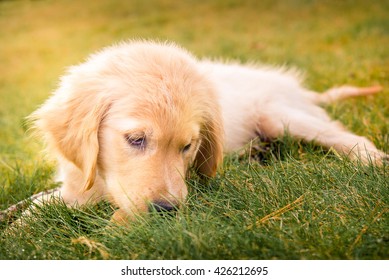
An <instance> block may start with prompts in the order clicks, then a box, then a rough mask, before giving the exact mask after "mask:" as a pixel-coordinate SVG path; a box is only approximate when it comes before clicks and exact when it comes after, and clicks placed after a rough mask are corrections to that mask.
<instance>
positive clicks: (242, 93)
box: [31, 42, 386, 221]
mask: <svg viewBox="0 0 389 280" xmlns="http://www.w3.org/2000/svg"><path fill="white" fill-rule="evenodd" d="M378 90H379V88H378V87H370V88H363V89H360V88H354V87H342V88H338V89H333V90H330V91H328V92H326V93H324V94H321V95H319V94H316V93H314V92H312V91H309V90H307V89H304V88H303V87H302V86H301V83H300V80H299V78H298V77H297V76H296V75H295V74H293V73H292V72H288V71H282V70H277V69H271V68H261V67H256V66H243V65H239V64H223V63H219V62H212V61H198V60H196V59H195V58H194V57H193V56H192V55H191V54H189V53H188V52H187V51H185V50H183V49H182V48H180V47H178V46H176V45H173V44H161V43H155V42H129V43H123V44H119V45H116V46H112V47H109V48H106V49H104V50H102V51H101V52H99V53H96V54H94V55H92V56H90V57H89V59H88V60H87V61H86V62H84V63H82V64H80V65H77V66H74V67H71V68H70V69H69V71H68V73H67V74H66V75H65V76H64V77H62V80H61V84H60V86H59V88H58V89H57V90H56V91H55V92H54V94H53V95H52V96H51V98H49V99H48V100H47V101H46V103H45V104H44V105H43V106H42V107H41V108H40V109H38V110H37V111H36V112H35V113H34V114H33V115H32V117H31V118H32V119H33V120H34V122H35V125H36V127H37V128H38V129H39V130H40V131H41V132H42V133H43V136H44V138H45V140H46V142H47V146H48V151H49V153H50V154H52V155H54V156H55V158H56V159H57V161H58V170H59V175H58V180H60V181H61V182H62V187H61V189H60V191H59V192H58V193H57V195H60V196H61V197H62V198H63V199H64V201H65V202H66V203H67V204H69V205H76V204H78V205H80V204H84V203H86V202H90V201H92V202H93V201H98V200H100V199H108V200H109V201H111V202H112V203H113V204H114V205H115V206H117V207H118V210H117V211H116V212H115V214H114V216H113V220H115V221H123V220H125V219H127V218H128V217H132V216H133V215H134V213H138V212H144V211H147V210H148V209H149V206H150V205H151V204H152V205H154V207H155V208H157V210H161V209H166V210H170V209H171V208H173V207H176V206H178V205H179V204H180V203H182V202H183V201H184V200H185V197H186V195H187V186H186V184H185V176H186V175H187V172H188V170H189V168H190V167H191V166H194V168H196V170H197V171H198V172H199V173H200V174H202V175H204V176H206V177H212V176H214V175H215V173H216V171H217V167H218V165H219V164H220V163H221V162H222V156H223V150H224V152H231V151H235V150H238V149H240V148H241V147H242V146H244V145H245V144H246V143H248V142H249V141H250V140H252V139H253V138H255V137H257V136H258V135H261V136H265V137H267V138H276V137H280V136H282V135H283V133H284V132H285V131H286V130H287V131H288V132H289V133H290V134H291V135H292V136H295V137H297V138H300V139H304V140H306V141H315V142H317V143H318V144H320V145H323V146H325V147H327V148H331V147H332V148H333V149H335V150H336V151H338V152H339V153H342V154H344V155H346V156H349V157H350V158H352V159H360V160H362V161H363V162H369V161H373V162H375V163H378V164H380V163H381V161H382V160H383V159H384V158H385V157H386V155H385V154H384V153H383V152H381V151H379V150H377V148H376V147H375V146H374V144H373V143H371V142H370V141H369V140H367V139H366V138H364V137H361V136H357V135H354V134H353V133H351V132H348V131H347V130H345V129H344V128H343V127H342V126H341V125H340V124H339V123H337V122H334V121H332V120H331V119H330V118H329V117H328V115H327V114H326V112H325V111H324V110H323V109H322V108H321V107H319V106H318V104H320V103H327V102H331V101H335V100H338V99H341V98H345V97H349V96H354V95H367V94H373V93H375V92H377V91H378Z"/></svg>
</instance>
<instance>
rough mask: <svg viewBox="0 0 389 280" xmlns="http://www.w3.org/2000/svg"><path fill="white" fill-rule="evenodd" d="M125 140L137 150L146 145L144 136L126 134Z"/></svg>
mask: <svg viewBox="0 0 389 280" xmlns="http://www.w3.org/2000/svg"><path fill="white" fill-rule="evenodd" d="M126 141H127V143H128V144H129V145H130V146H131V147H133V148H136V149H139V150H143V149H144V148H145V147H146V136H136V135H127V136H126Z"/></svg>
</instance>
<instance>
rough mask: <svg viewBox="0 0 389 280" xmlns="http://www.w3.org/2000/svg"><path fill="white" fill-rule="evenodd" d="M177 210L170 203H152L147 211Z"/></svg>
mask: <svg viewBox="0 0 389 280" xmlns="http://www.w3.org/2000/svg"><path fill="white" fill-rule="evenodd" d="M176 209H177V205H175V204H172V203H171V202H168V201H162V200H158V201H154V202H153V203H151V204H150V206H149V211H150V212H152V211H157V212H172V211H174V210H176Z"/></svg>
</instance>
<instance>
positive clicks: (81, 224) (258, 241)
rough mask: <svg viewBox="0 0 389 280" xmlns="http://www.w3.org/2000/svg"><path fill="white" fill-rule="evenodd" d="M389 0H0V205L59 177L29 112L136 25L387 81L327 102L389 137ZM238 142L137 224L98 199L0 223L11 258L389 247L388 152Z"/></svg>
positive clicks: (373, 134)
mask: <svg viewBox="0 0 389 280" xmlns="http://www.w3.org/2000/svg"><path fill="white" fill-rule="evenodd" d="M388 11H389V1H309V0H294V1H232V0H230V1H222V0H220V1H203V2H201V3H200V1H190V0H187V1H168V0H164V1H156V0H153V1H141V0H132V1H112V0H105V1H78V2H74V3H73V2H72V4H69V2H68V1H32V2H29V1H1V2H0V30H1V32H0V42H2V43H1V44H0V73H1V74H0V209H5V208H7V207H8V206H10V205H12V204H14V203H16V202H18V201H20V200H21V199H24V198H27V197H29V196H30V195H32V194H34V193H37V192H40V191H42V190H45V189H50V188H53V187H54V186H55V183H54V182H53V180H52V175H53V173H54V170H55V168H54V165H53V163H51V162H48V161H46V160H45V159H44V158H43V157H42V153H41V152H40V151H41V150H42V148H43V147H42V144H41V143H40V142H39V141H37V140H35V139H32V138H31V137H30V136H29V134H28V126H27V125H26V124H25V121H24V119H25V117H26V116H27V115H28V114H30V113H31V112H32V111H33V110H34V109H35V108H37V106H38V105H39V104H40V103H42V102H43V100H45V98H47V96H48V95H49V94H50V92H51V91H52V90H53V89H54V88H55V87H56V84H57V82H58V77H59V76H60V75H61V74H62V73H63V72H64V69H65V68H66V67H67V66H69V65H72V64H75V63H78V62H80V61H82V60H83V59H84V58H85V56H86V55H87V54H89V53H90V52H93V51H96V50H98V49H99V48H101V47H103V46H106V45H109V44H112V43H114V42H117V41H120V40H125V39H129V38H153V39H161V40H171V41H175V42H178V43H179V44H181V45H183V46H184V47H186V48H188V49H189V50H191V51H192V52H194V53H195V54H196V55H198V56H200V57H203V56H207V57H216V58H226V59H239V60H241V61H260V62H263V63H270V64H278V65H279V64H286V65H289V66H295V67H298V68H301V69H303V70H305V72H306V76H307V85H308V86H309V87H310V88H312V89H315V90H318V91H321V90H324V89H326V88H329V87H331V86H333V85H341V84H345V83H349V84H355V85H369V84H381V85H382V86H383V87H384V88H385V89H384V91H383V92H382V93H381V94H379V95H378V96H376V97H374V98H373V97H369V98H359V99H354V100H348V101H345V102H342V103H340V104H336V105H333V106H330V107H328V108H327V109H328V112H329V113H330V114H331V115H332V116H334V117H336V118H337V119H339V120H341V121H342V122H343V123H344V124H345V125H346V126H347V127H348V128H349V129H351V130H353V131H354V132H356V133H358V134H361V135H365V136H367V137H369V138H370V139H371V140H372V141H373V142H374V143H375V144H376V145H377V146H378V147H379V148H381V149H383V150H385V151H389V125H388V124H389V94H388V93H389V92H388V88H389V68H388V65H389V48H388V46H389V12H388ZM268 148H271V152H268V153H266V154H258V153H257V152H254V154H251V156H250V155H249V153H248V152H247V153H245V154H244V155H230V156H228V157H227V158H226V160H225V162H224V165H223V168H222V170H221V171H220V172H219V174H218V176H217V177H216V178H215V179H214V180H211V181H210V182H209V183H208V184H207V185H203V184H202V183H200V181H199V180H197V179H196V178H193V179H191V181H189V182H188V184H189V185H190V194H189V198H188V203H187V204H186V206H185V207H184V208H182V209H180V210H179V211H178V212H177V213H175V214H173V215H167V216H164V217H161V216H160V215H159V214H157V213H150V214H147V215H145V216H144V217H141V218H140V219H139V220H138V221H136V222H134V224H132V225H131V227H130V228H123V227H117V226H114V225H111V224H110V223H109V218H110V215H111V214H112V212H113V210H112V207H111V206H110V205H109V204H106V203H101V204H99V205H97V206H88V207H84V208H82V209H69V208H66V207H65V206H64V205H63V204H61V203H58V204H55V205H46V206H45V207H41V208H38V209H35V210H34V212H33V215H32V216H31V219H29V220H28V221H26V224H25V225H24V226H23V227H22V228H18V227H16V228H10V227H9V225H8V224H6V223H2V224H1V225H0V259H103V258H108V259H388V258H389V220H388V211H389V176H388V174H389V171H388V166H386V167H382V168H376V167H372V166H367V167H366V166H359V165H355V164H351V163H350V162H348V161H347V160H342V159H339V158H338V157H337V156H335V155H334V154H332V153H331V152H327V151H323V150H322V149H321V148H320V147H316V146H314V145H313V144H309V143H308V144H307V143H301V142H298V141H295V140H292V139H290V138H288V137H285V138H284V139H279V140H277V141H276V142H275V143H273V144H271V145H269V146H268Z"/></svg>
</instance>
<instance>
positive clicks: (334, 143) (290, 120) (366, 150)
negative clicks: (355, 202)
mask: <svg viewBox="0 0 389 280" xmlns="http://www.w3.org/2000/svg"><path fill="white" fill-rule="evenodd" d="M316 109H317V110H322V108H319V107H317V108H316ZM278 110H279V111H282V112H283V114H282V115H279V116H278V117H276V116H272V117H270V118H268V122H267V123H266V125H263V124H262V125H261V129H262V130H263V132H264V133H265V134H268V135H269V132H270V134H271V135H269V136H270V137H279V136H282V135H283V133H284V131H288V133H289V134H290V135H291V136H293V137H295V138H298V139H302V140H305V141H313V142H315V143H317V144H319V145H321V146H323V147H325V148H328V149H330V148H333V149H334V150H335V151H337V152H338V153H339V154H343V155H345V156H347V157H349V158H350V159H352V160H360V161H361V162H362V163H364V164H369V163H373V164H376V165H382V163H383V161H384V160H387V159H388V158H389V157H388V155H386V154H385V153H384V152H382V151H380V150H378V149H377V148H376V147H375V145H374V144H373V143H372V142H371V141H369V140H368V139H367V138H365V137H362V136H358V135H355V134H353V133H352V132H349V131H347V130H346V129H345V128H344V127H343V126H342V125H341V124H340V123H339V122H337V121H333V120H331V119H330V118H329V117H328V118H324V117H323V116H324V114H325V111H324V110H323V111H322V112H321V113H322V114H320V116H319V115H318V116H316V115H312V114H309V113H307V112H305V111H302V110H298V109H294V108H278Z"/></svg>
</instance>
